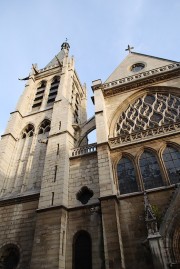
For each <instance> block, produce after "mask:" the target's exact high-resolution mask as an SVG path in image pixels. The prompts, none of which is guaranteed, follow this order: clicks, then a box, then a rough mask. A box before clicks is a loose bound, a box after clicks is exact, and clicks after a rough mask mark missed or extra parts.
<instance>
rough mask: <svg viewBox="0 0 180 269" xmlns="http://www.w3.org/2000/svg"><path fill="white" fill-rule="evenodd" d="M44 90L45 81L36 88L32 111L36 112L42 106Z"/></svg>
mask: <svg viewBox="0 0 180 269" xmlns="http://www.w3.org/2000/svg"><path fill="white" fill-rule="evenodd" d="M45 88H46V81H45V80H43V81H41V83H40V85H39V86H38V88H37V92H36V96H35V99H34V103H33V106H32V107H33V110H38V109H39V108H40V106H41V104H42V101H43V97H44V92H45Z"/></svg>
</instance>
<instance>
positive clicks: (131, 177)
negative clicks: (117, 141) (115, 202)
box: [117, 157, 138, 194]
mask: <svg viewBox="0 0 180 269" xmlns="http://www.w3.org/2000/svg"><path fill="white" fill-rule="evenodd" d="M117 175H118V183H119V189H120V193H121V194H125V193H131V192H137V191H138V185H137V181H136V175H135V169H134V165H133V163H132V161H131V160H130V159H128V158H127V157H123V158H122V159H121V160H120V161H119V163H118V165H117Z"/></svg>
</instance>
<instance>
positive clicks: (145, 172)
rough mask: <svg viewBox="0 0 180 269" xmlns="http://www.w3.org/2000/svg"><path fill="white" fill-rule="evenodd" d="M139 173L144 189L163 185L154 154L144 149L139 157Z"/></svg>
mask: <svg viewBox="0 0 180 269" xmlns="http://www.w3.org/2000/svg"><path fill="white" fill-rule="evenodd" d="M140 168H141V174H142V178H143V182H144V187H145V189H152V188H157V187H160V186H163V180H162V176H161V172H160V169H159V164H158V162H157V159H156V156H155V155H154V154H153V153H152V152H149V151H145V152H144V153H143V154H142V155H141V158H140Z"/></svg>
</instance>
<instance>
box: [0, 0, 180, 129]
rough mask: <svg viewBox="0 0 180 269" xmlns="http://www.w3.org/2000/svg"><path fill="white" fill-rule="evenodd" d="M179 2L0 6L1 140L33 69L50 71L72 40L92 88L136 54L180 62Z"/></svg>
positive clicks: (46, 1) (9, 1)
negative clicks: (130, 50) (48, 67)
mask: <svg viewBox="0 0 180 269" xmlns="http://www.w3.org/2000/svg"><path fill="white" fill-rule="evenodd" d="M179 14H180V1H179V0H172V1H169V0H68V1H67V0H29V1H24V0H6V1H3V0H0V59H1V70H0V81H1V83H0V134H3V132H4V129H5V127H6V124H7V121H8V119H9V116H10V115H9V113H10V112H12V111H14V110H15V107H16V104H17V101H18V99H19V97H20V95H21V94H22V92H23V90H24V85H25V83H24V82H22V81H19V80H18V78H23V77H26V76H27V75H28V74H29V72H30V69H31V66H32V64H34V63H37V64H38V67H39V68H43V67H45V65H46V64H47V63H48V62H49V61H50V60H51V59H52V58H53V57H54V56H55V55H57V53H58V52H59V51H60V49H61V44H62V43H63V42H64V41H65V39H66V38H68V42H69V44H70V47H71V48H70V55H73V56H74V58H75V66H76V70H77V73H78V75H79V78H80V80H81V82H82V83H86V85H87V88H88V117H91V116H92V115H93V113H94V108H93V105H92V102H91V99H90V97H91V96H92V95H93V93H92V90H91V85H92V81H93V80H96V79H102V81H105V80H106V79H107V77H108V76H109V75H110V74H111V73H112V72H113V70H114V69H115V68H116V67H117V66H118V65H119V64H120V62H121V61H122V60H123V59H124V58H125V57H126V55H127V52H126V51H125V49H126V48H127V45H128V44H130V45H131V46H133V47H134V51H135V52H139V53H144V54H148V55H153V56H157V57H161V58H166V59H170V60H175V61H179V60H180V59H179V48H180V35H179V26H180V16H179Z"/></svg>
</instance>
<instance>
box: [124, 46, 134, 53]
mask: <svg viewBox="0 0 180 269" xmlns="http://www.w3.org/2000/svg"><path fill="white" fill-rule="evenodd" d="M132 49H134V47H131V46H130V45H128V47H127V49H125V50H128V51H129V53H131V50H132Z"/></svg>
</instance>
